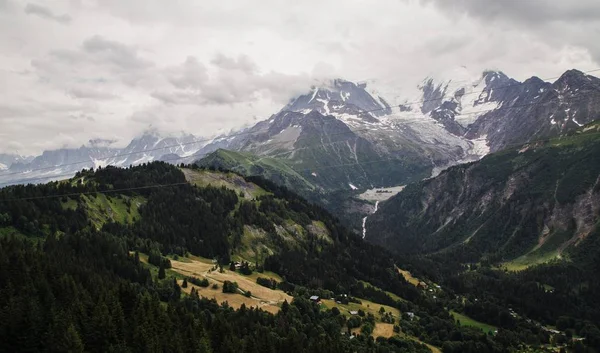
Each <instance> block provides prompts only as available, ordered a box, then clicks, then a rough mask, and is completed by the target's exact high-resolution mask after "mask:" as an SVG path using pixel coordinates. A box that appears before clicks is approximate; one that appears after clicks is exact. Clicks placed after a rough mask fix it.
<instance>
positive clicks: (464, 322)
mask: <svg viewBox="0 0 600 353" xmlns="http://www.w3.org/2000/svg"><path fill="white" fill-rule="evenodd" d="M450 314H452V317H454V320H458V321H460V325H461V326H470V327H475V328H478V329H481V330H483V332H485V333H488V332H490V331H491V332H494V331H496V330H497V328H496V326H492V325H488V324H484V323H483V322H479V321H477V320H473V319H471V318H470V317H468V316H466V315H464V314H461V313H457V312H456V311H450Z"/></svg>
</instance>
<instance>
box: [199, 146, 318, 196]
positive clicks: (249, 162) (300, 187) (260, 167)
mask: <svg viewBox="0 0 600 353" xmlns="http://www.w3.org/2000/svg"><path fill="white" fill-rule="evenodd" d="M197 163H198V165H200V166H216V167H221V168H223V169H229V170H234V171H236V172H238V173H241V174H244V175H261V176H263V177H265V178H267V179H271V180H273V181H275V182H278V183H279V184H281V185H284V186H287V187H290V188H292V189H293V190H296V191H297V192H300V193H302V192H307V191H312V190H314V189H315V188H316V187H315V185H314V184H313V183H311V182H310V181H308V180H306V179H305V178H304V177H303V176H302V175H300V174H299V173H298V172H296V171H295V170H294V169H292V167H290V166H289V165H288V164H287V163H286V162H285V161H284V160H279V159H276V158H269V157H258V156H256V155H253V154H252V153H247V152H233V151H227V150H218V151H215V152H213V153H211V154H210V155H208V156H206V157H205V158H203V159H201V160H200V161H198V162H197Z"/></svg>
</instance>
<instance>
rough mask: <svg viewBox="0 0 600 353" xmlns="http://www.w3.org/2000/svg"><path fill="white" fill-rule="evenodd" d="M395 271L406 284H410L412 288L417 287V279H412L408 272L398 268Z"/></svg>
mask: <svg viewBox="0 0 600 353" xmlns="http://www.w3.org/2000/svg"><path fill="white" fill-rule="evenodd" d="M396 269H397V270H398V273H400V274H401V275H402V276H403V277H404V279H405V280H406V281H407V282H408V283H410V284H412V285H413V286H417V285H418V284H419V282H420V281H419V279H418V278H416V277H413V276H412V275H411V274H410V272H408V271H406V270H403V269H401V268H399V267H396Z"/></svg>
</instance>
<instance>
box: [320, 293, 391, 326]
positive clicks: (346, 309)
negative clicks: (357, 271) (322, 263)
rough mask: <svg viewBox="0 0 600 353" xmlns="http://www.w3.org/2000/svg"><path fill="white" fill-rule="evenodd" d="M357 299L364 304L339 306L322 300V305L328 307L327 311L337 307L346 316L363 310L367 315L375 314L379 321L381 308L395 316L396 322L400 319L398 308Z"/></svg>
mask: <svg viewBox="0 0 600 353" xmlns="http://www.w3.org/2000/svg"><path fill="white" fill-rule="evenodd" d="M357 299H358V300H360V301H361V302H362V303H361V304H357V303H348V304H338V303H336V302H335V300H331V299H322V300H321V303H322V304H323V305H324V306H325V307H327V309H331V308H333V307H337V308H338V309H340V312H341V313H342V314H344V315H346V316H350V311H358V310H362V311H364V312H365V314H368V313H370V314H373V316H375V319H376V320H377V321H380V320H381V314H379V309H380V308H381V307H383V308H384V309H385V312H386V313H392V315H393V316H394V318H395V319H396V320H399V319H400V310H398V309H396V308H392V307H391V306H387V305H381V304H377V303H373V302H371V301H368V300H365V299H360V298H357Z"/></svg>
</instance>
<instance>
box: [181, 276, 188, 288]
mask: <svg viewBox="0 0 600 353" xmlns="http://www.w3.org/2000/svg"><path fill="white" fill-rule="evenodd" d="M187 286H188V283H187V278H184V279H183V283H182V284H181V288H187Z"/></svg>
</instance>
